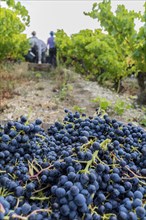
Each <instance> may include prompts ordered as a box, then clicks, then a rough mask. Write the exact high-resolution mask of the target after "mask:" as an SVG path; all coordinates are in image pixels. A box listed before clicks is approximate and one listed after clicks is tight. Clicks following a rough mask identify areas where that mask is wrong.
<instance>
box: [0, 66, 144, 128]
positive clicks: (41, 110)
mask: <svg viewBox="0 0 146 220" xmlns="http://www.w3.org/2000/svg"><path fill="white" fill-rule="evenodd" d="M64 73H65V76H63V77H64V78H65V81H63V80H62V78H61V77H62V76H61V77H60V76H59V77H57V78H55V80H54V78H53V79H52V78H51V77H50V78H49V77H48V78H47V79H43V78H40V79H38V80H37V81H36V80H35V81H33V80H31V81H29V82H25V83H23V84H22V85H21V86H20V87H17V88H16V89H15V94H16V95H15V96H14V98H12V99H7V100H5V102H4V105H3V109H2V110H1V118H0V119H1V121H7V120H15V119H18V118H19V117H20V116H21V115H29V119H30V121H33V120H35V119H36V118H40V119H42V120H43V122H44V123H46V124H52V123H54V122H55V121H57V120H62V119H63V118H64V115H65V113H64V109H65V108H68V109H70V110H71V111H76V110H79V111H83V112H85V113H86V114H87V115H88V116H89V115H94V114H95V111H96V108H97V107H98V104H97V103H93V102H92V101H91V100H93V99H95V98H97V97H102V98H103V97H104V98H106V99H107V100H108V101H109V102H111V104H112V105H113V103H116V101H117V100H119V99H120V100H123V102H125V103H132V102H133V100H132V99H130V98H129V94H126V93H125V94H123V95H118V94H116V93H115V92H113V91H111V90H109V89H106V88H103V87H101V86H99V85H98V84H97V83H96V82H89V81H86V80H84V79H83V78H82V77H81V76H80V75H78V74H75V73H73V72H71V71H69V70H64ZM61 80H62V84H61ZM63 83H64V85H63ZM62 85H63V86H62ZM112 117H114V118H116V119H118V120H121V121H124V122H128V121H134V122H137V121H138V120H139V118H140V117H143V112H142V110H141V109H139V108H137V109H129V110H128V109H127V110H125V111H124V114H123V115H122V116H119V115H118V114H115V113H114V114H113V116H112Z"/></svg>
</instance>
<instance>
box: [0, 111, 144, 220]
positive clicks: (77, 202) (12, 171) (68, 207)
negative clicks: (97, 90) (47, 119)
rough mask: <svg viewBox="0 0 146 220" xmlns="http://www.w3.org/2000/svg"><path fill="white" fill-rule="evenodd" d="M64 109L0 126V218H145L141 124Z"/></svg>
mask: <svg viewBox="0 0 146 220" xmlns="http://www.w3.org/2000/svg"><path fill="white" fill-rule="evenodd" d="M65 113H66V115H65V117H64V119H63V121H62V122H58V121H56V122H55V123H54V124H53V125H51V126H50V127H49V128H48V130H47V131H45V130H44V129H43V128H42V121H41V120H40V119H36V120H35V121H34V122H32V123H30V122H28V120H27V117H25V116H22V117H21V118H20V119H19V120H17V121H9V122H7V124H6V125H4V126H2V125H1V126H0V220H3V219H4V220H7V219H10V220H146V131H145V130H144V129H143V128H142V127H140V126H135V125H133V124H132V123H128V124H124V123H122V122H119V121H117V120H115V119H112V118H110V117H109V116H108V115H103V116H102V115H98V114H97V115H96V116H94V117H87V116H86V114H80V113H79V112H75V113H73V112H71V111H69V110H65Z"/></svg>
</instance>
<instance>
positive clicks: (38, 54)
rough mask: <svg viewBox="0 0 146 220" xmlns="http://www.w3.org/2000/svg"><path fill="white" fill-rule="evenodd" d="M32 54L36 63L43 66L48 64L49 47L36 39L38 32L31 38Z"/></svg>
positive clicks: (33, 33)
mask: <svg viewBox="0 0 146 220" xmlns="http://www.w3.org/2000/svg"><path fill="white" fill-rule="evenodd" d="M29 43H30V46H31V52H32V53H33V54H34V55H35V59H34V62H35V63H38V64H41V63H45V62H46V51H47V45H46V44H45V43H44V42H43V41H42V40H40V39H38V38H37V37H36V32H35V31H33V32H32V37H30V38H29Z"/></svg>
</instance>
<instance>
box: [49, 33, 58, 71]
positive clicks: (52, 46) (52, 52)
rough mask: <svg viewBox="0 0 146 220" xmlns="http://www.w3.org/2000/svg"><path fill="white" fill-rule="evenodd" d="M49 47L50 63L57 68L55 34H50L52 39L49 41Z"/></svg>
mask: <svg viewBox="0 0 146 220" xmlns="http://www.w3.org/2000/svg"><path fill="white" fill-rule="evenodd" d="M47 46H48V47H49V63H50V64H51V65H52V66H53V67H56V65H57V62H56V53H57V51H56V45H55V39H54V32H53V31H51V32H50V37H49V38H48V40H47Z"/></svg>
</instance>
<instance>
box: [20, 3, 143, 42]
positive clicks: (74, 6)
mask: <svg viewBox="0 0 146 220" xmlns="http://www.w3.org/2000/svg"><path fill="white" fill-rule="evenodd" d="M94 2H99V0H97V1H94V0H73V1H71V0H65V1H62V0H52V1H51V0H45V1H43V0H21V3H22V5H24V6H25V7H26V8H27V10H28V12H29V15H30V19H31V22H30V26H29V27H28V28H27V29H26V31H25V33H26V34H27V35H28V37H30V36H31V32H32V31H33V30H35V31H36V32H37V36H38V38H40V39H42V40H44V41H45V42H46V40H47V38H48V36H49V32H50V31H51V30H53V31H56V30H57V29H63V30H64V31H65V32H66V33H67V34H68V35H70V34H73V33H77V32H79V31H80V30H82V29H96V28H99V27H100V26H99V24H98V22H97V20H94V19H92V18H90V17H89V16H85V15H84V14H83V12H84V11H85V12H89V11H91V9H92V5H93V3H94ZM144 2H145V0H112V7H113V10H115V9H116V6H117V5H118V4H124V5H125V6H126V8H127V9H129V10H135V11H137V12H138V11H141V12H143V11H144V7H143V5H144ZM136 25H137V27H139V26H140V23H139V22H137V23H136Z"/></svg>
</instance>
